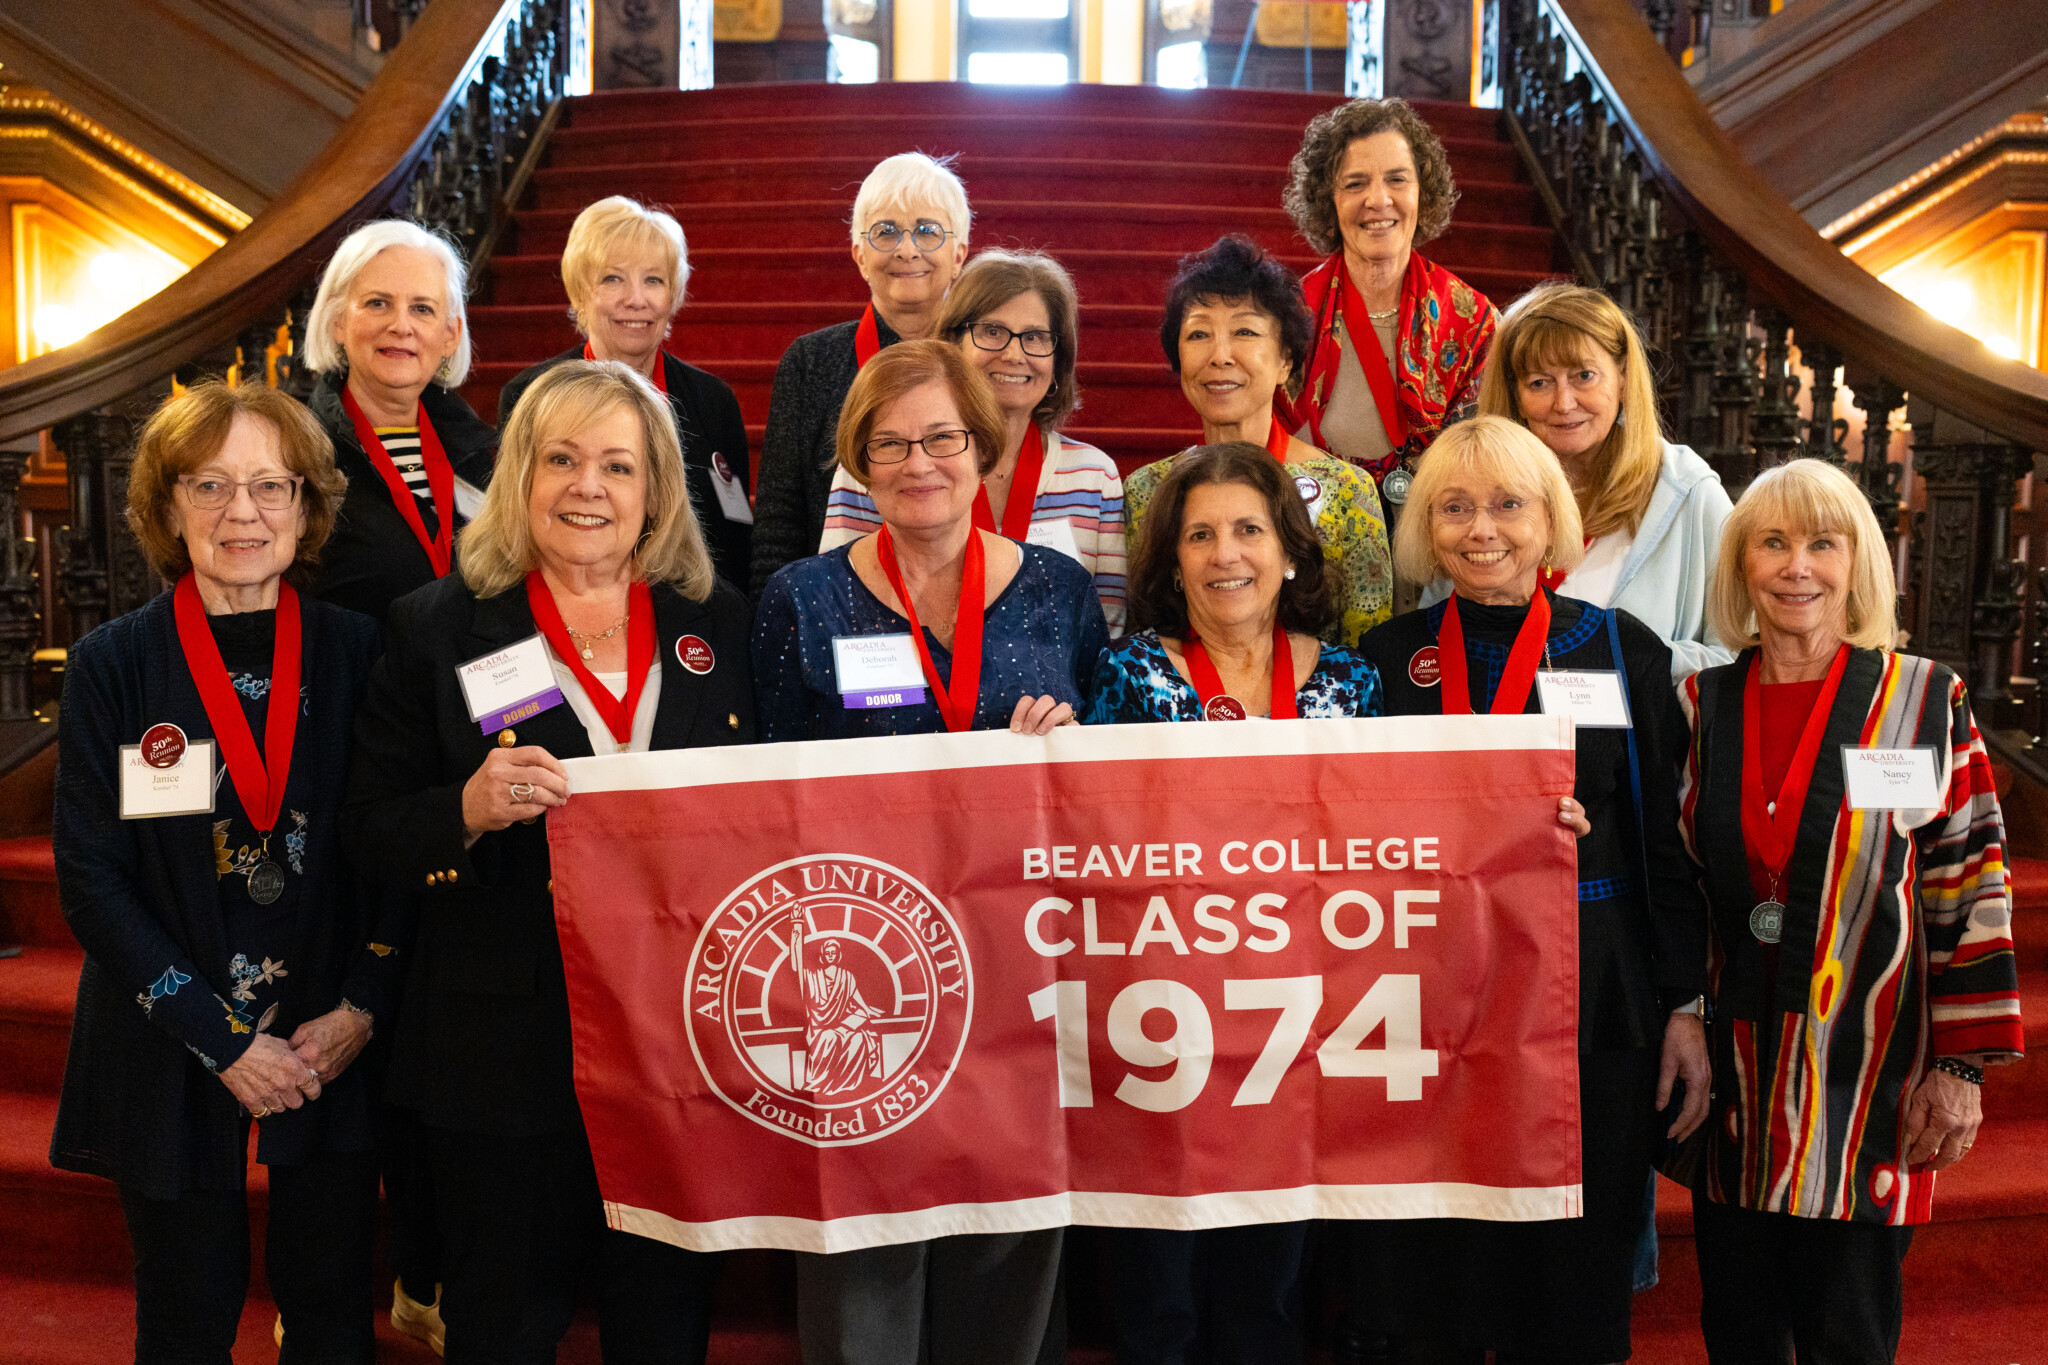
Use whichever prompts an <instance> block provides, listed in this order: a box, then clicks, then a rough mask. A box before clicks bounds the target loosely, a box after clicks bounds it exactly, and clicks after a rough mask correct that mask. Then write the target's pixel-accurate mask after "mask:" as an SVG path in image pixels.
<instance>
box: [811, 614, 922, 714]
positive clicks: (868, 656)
mask: <svg viewBox="0 0 2048 1365" xmlns="http://www.w3.org/2000/svg"><path fill="white" fill-rule="evenodd" d="M832 671H833V674H834V676H835V677H836V678H837V679H838V682H839V696H840V699H841V700H843V701H844V702H845V703H846V709H847V710H849V711H865V710H869V709H871V708H873V707H877V706H915V705H917V704H918V703H919V702H921V701H923V700H924V665H923V664H921V663H919V662H918V658H917V641H915V640H913V639H911V638H910V636H909V634H908V633H904V634H900V635H835V636H833V637H832Z"/></svg>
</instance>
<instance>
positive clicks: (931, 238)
mask: <svg viewBox="0 0 2048 1365" xmlns="http://www.w3.org/2000/svg"><path fill="white" fill-rule="evenodd" d="M952 235H953V234H952V233H950V232H948V231H946V229H945V228H943V227H941V226H940V225H939V224H937V223H934V222H933V221H932V220H931V219H929V218H920V219H918V220H917V226H916V227H913V228H911V229H910V242H911V245H912V246H915V247H916V248H917V249H918V250H919V251H922V252H925V253H927V254H929V253H931V252H934V251H937V250H938V249H939V248H940V247H942V246H944V245H945V244H946V239H947V238H948V237H951V236H952ZM867 237H868V245H869V246H871V247H873V248H874V249H875V250H877V251H894V250H895V249H896V247H897V245H898V244H899V243H901V242H902V240H903V229H902V228H900V227H898V226H897V225H896V224H895V223H893V222H891V221H889V220H888V219H884V220H882V221H881V222H879V223H876V224H875V225H874V226H873V227H871V228H869V229H868V233H867Z"/></svg>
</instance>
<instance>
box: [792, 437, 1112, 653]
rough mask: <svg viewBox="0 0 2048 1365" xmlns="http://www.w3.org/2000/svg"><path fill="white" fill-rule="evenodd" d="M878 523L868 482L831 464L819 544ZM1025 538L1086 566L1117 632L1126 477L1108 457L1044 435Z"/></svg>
mask: <svg viewBox="0 0 2048 1365" xmlns="http://www.w3.org/2000/svg"><path fill="white" fill-rule="evenodd" d="M1013 493H1014V490H1013ZM881 525H882V518H881V514H880V513H878V512H876V511H875V504H874V502H873V500H872V499H870V498H869V497H868V495H867V490H865V489H864V488H862V487H861V485H860V483H859V481H858V480H856V479H855V478H854V477H853V476H852V475H851V474H849V473H847V472H846V471H845V470H844V469H835V470H833V472H832V492H831V494H830V496H829V497H828V499H827V501H826V504H825V534H824V535H823V536H821V537H820V538H819V540H818V552H819V553H820V554H823V553H824V552H825V551H827V550H836V549H838V548H839V547H840V546H841V545H845V544H847V543H849V542H851V541H855V540H859V539H860V538H861V537H862V536H864V535H868V534H870V533H872V532H874V531H876V530H879V529H880V528H881ZM1026 540H1027V541H1028V543H1030V544H1032V545H1043V546H1044V547H1045V548H1046V549H1048V550H1057V551H1059V552H1060V553H1061V554H1063V555H1065V556H1066V557H1067V558H1069V559H1071V560H1074V561H1076V562H1077V563H1079V564H1080V566H1081V567H1082V568H1084V569H1086V570H1087V571H1088V573H1089V576H1090V577H1092V578H1093V579H1094V580H1095V592H1096V595H1097V596H1098V597H1100V598H1101V599H1102V615H1103V619H1104V620H1106V621H1107V622H1109V633H1110V636H1111V637H1112V638H1114V637H1116V636H1119V635H1121V634H1123V632H1124V483H1123V480H1122V479H1121V478H1119V477H1118V476H1117V472H1116V462H1115V461H1114V460H1112V459H1110V458H1109V456H1107V455H1105V454H1103V453H1102V452H1101V451H1099V450H1097V449H1096V448H1095V447H1094V446H1091V445H1083V444H1082V443H1081V442H1079V441H1075V440H1071V439H1069V438H1068V437H1065V436H1062V435H1060V434H1059V433H1058V432H1053V433H1051V434H1050V435H1048V436H1047V438H1046V458H1045V464H1044V465H1043V466H1042V467H1041V469H1040V471H1039V475H1038V494H1037V496H1036V497H1035V498H1034V499H1033V500H1032V503H1031V530H1030V532H1029V534H1028V535H1027V537H1026Z"/></svg>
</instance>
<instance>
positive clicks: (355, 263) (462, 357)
mask: <svg viewBox="0 0 2048 1365" xmlns="http://www.w3.org/2000/svg"><path fill="white" fill-rule="evenodd" d="M394 246H409V247H412V248H413V249H414V250H416V251H424V252H426V253H427V254H429V255H431V256H433V257H434V258H435V259H436V260H438V261H440V263H441V274H442V280H443V285H444V292H445V298H444V300H443V302H444V304H445V306H446V307H447V309H448V312H449V314H450V316H452V317H453V318H454V319H455V320H456V321H457V322H459V323H461V324H462V331H461V334H460V335H459V336H458V337H457V339H456V343H455V354H454V355H452V356H450V357H448V359H447V360H446V361H444V362H442V365H441V368H440V370H439V371H437V372H436V373H435V375H434V382H436V383H438V384H441V385H443V386H445V387H447V388H451V389H452V388H454V387H456V386H457V385H458V384H460V383H462V381H463V380H465V379H467V378H469V360H470V346H469V311H468V309H467V308H465V307H464V301H465V299H466V298H467V296H468V294H469V268H468V267H467V266H465V265H464V264H463V263H462V256H461V254H460V253H459V252H457V251H456V250H455V247H454V246H453V245H452V244H451V243H450V242H449V241H448V239H447V238H446V237H443V236H441V235H440V234H438V233H434V232H429V231H428V230H427V229H425V228H423V227H421V226H420V225H419V224H418V223H415V222H411V221H409V220H407V219H404V218H380V219H378V220H377V221H376V222H374V223H365V224H363V225H362V226H361V227H359V228H357V229H356V230H355V231H354V232H351V233H350V234H349V235H348V236H346V237H344V238H342V239H341V245H340V246H338V247H336V248H335V249H334V256H333V258H332V259H331V260H329V261H328V262H327V269H326V270H325V271H323V272H322V273H321V275H320V292H319V293H317V294H315V295H314V296H313V311H312V312H310V313H308V314H307V315H306V367H307V368H308V369H310V370H312V371H313V372H314V373H315V374H331V373H336V372H339V371H341V370H344V369H347V368H348V355H347V354H346V353H345V352H344V351H343V350H342V349H341V343H340V342H338V341H336V340H335V339H334V324H335V323H336V322H338V321H340V320H341V312H342V309H344V308H346V307H347V306H348V294H349V290H351V289H353V288H355V283H356V277H357V276H358V275H360V274H362V273H363V267H365V266H367V265H368V264H369V263H370V262H371V261H373V260H375V259H376V257H377V254H378V253H379V252H381V251H383V250H385V249H386V248H389V247H394Z"/></svg>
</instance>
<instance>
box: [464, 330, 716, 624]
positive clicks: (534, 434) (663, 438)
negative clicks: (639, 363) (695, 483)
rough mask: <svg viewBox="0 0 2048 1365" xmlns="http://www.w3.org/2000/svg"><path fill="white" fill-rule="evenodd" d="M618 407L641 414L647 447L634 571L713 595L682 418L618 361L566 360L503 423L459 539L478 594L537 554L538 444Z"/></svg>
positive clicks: (494, 588) (700, 596) (524, 568)
mask: <svg viewBox="0 0 2048 1365" xmlns="http://www.w3.org/2000/svg"><path fill="white" fill-rule="evenodd" d="M621 407H625V408H630V409H632V411H633V415H634V416H636V417H638V418H639V419H640V434H641V438H642V439H643V440H644V441H645V442H646V448H647V521H646V524H645V525H644V526H643V527H641V530H640V543H639V544H638V545H637V546H635V547H634V550H633V567H634V569H635V571H636V574H637V576H638V577H640V578H644V579H646V580H647V581H648V582H649V583H668V584H672V585H673V586H674V587H675V588H676V590H677V591H679V592H681V593H682V594H683V596H685V597H687V598H689V599H690V600H691V601H693V602H702V601H703V600H704V599H705V598H707V597H709V596H711V585H712V582H713V573H712V568H711V555H710V553H709V552H708V551H707V550H705V548H704V533H703V532H702V531H701V530H700V529H698V526H697V514H696V512H695V510H694V509H692V508H691V506H690V492H689V487H688V485H687V484H685V482H684V476H683V450H682V447H681V446H680V445H678V444H677V443H676V428H675V419H674V418H673V417H671V416H670V415H669V406H668V403H667V401H666V400H665V399H663V398H662V397H661V395H660V394H658V393H656V392H655V391H654V386H653V385H652V384H650V383H648V382H647V381H646V380H645V379H643V378H641V377H640V376H639V375H638V374H637V373H635V372H634V371H633V370H632V369H630V368H629V367H627V366H625V365H621V364H619V363H618V362H617V361H615V360H568V361H564V362H562V363H561V364H560V365H557V366H555V367H554V368H553V369H551V370H549V371H548V372H547V373H545V374H543V375H542V376H541V377H540V378H539V379H536V380H534V381H533V387H532V388H529V389H528V390H527V391H526V392H525V393H524V394H522V395H520V399H519V404H518V406H517V407H515V408H513V409H512V415H511V417H510V418H508V419H507V420H506V422H505V431H504V437H503V440H502V441H501V443H500V444H499V446H498V464H497V469H496V471H495V472H494V473H493V474H492V475H491V486H490V488H489V490H488V491H487V492H486V493H485V494H484V506H483V510H482V511H481V512H479V513H478V514H477V518H476V520H475V521H472V522H471V523H470V524H469V525H468V526H466V527H464V528H463V530H462V535H461V539H460V542H459V547H460V550H461V566H462V578H463V581H464V582H466V583H468V584H469V586H470V588H471V589H472V590H474V591H475V593H476V594H477V596H479V597H495V596H497V595H498V594H499V593H501V592H504V591H506V590H507V589H510V588H514V587H517V586H518V585H519V584H520V583H521V582H522V581H523V580H524V579H525V578H526V575H527V574H528V573H529V572H530V571H531V570H532V569H533V568H534V566H535V564H537V563H538V562H539V552H538V550H537V548H536V547H535V545H534V543H533V531H532V529H531V527H530V526H529V524H528V520H527V503H528V501H529V500H530V499H531V498H532V496H533V471H534V466H535V465H536V464H537V463H538V462H539V460H540V456H541V452H542V451H543V450H545V449H546V448H547V446H548V445H549V444H550V443H552V442H554V441H559V440H561V439H563V438H564V437H566V436H570V435H573V434H574V433H576V432H579V431H583V430H585V429H587V428H588V427H589V426H590V425H591V424H592V423H595V422H598V421H601V420H603V419H604V418H605V417H608V416H610V415H611V414H612V413H613V412H615V411H617V410H618V409H619V408H621Z"/></svg>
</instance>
